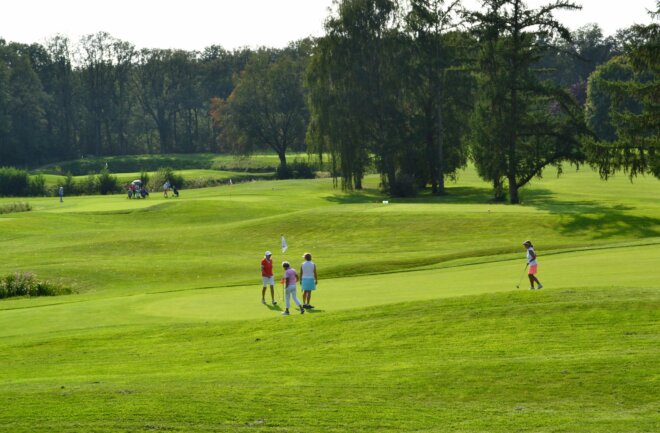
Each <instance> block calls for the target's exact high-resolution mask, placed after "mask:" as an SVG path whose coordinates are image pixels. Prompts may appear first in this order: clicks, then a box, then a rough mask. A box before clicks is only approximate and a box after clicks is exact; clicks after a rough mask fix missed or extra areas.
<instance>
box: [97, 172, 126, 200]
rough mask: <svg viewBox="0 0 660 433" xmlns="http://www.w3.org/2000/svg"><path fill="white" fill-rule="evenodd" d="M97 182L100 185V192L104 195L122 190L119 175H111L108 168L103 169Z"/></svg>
mask: <svg viewBox="0 0 660 433" xmlns="http://www.w3.org/2000/svg"><path fill="white" fill-rule="evenodd" d="M96 184H97V185H98V192H99V193H101V194H102V195H106V194H114V193H116V192H120V191H121V188H120V185H119V181H118V180H117V177H116V176H113V175H111V174H110V172H109V171H108V169H107V168H103V169H101V172H100V173H99V176H98V180H97V183H96Z"/></svg>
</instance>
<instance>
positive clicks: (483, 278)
mask: <svg viewBox="0 0 660 433" xmlns="http://www.w3.org/2000/svg"><path fill="white" fill-rule="evenodd" d="M522 255H523V254H522V253H521V256H522ZM659 258H660V245H658V244H651V245H644V246H623V247H612V248H600V249H595V250H585V251H576V252H567V253H556V254H552V255H548V256H545V257H543V256H541V257H540V266H539V278H540V280H541V281H542V282H543V284H544V286H545V288H544V289H543V290H567V289H571V290H573V289H579V288H592V287H598V288H606V287H613V288H615V287H622V286H625V287H628V288H650V287H654V286H655V285H657V273H656V272H649V270H650V269H655V267H657V263H658V259H659ZM484 260H485V262H483V263H477V264H459V265H456V266H451V264H447V266H446V267H445V268H441V269H423V270H409V271H406V272H392V273H385V274H377V275H363V276H355V277H346V278H333V279H325V280H324V279H323V278H322V276H323V271H322V269H320V270H319V272H320V276H321V280H320V282H319V289H318V290H317V291H316V292H314V294H313V298H312V304H315V305H316V306H317V309H316V310H315V311H314V312H313V313H312V314H313V315H317V314H324V313H330V312H338V311H342V310H351V309H366V308H371V307H377V306H381V305H385V304H395V303H401V302H413V301H424V300H432V299H440V298H450V297H456V296H465V295H476V294H484V293H495V292H508V291H513V290H516V287H515V286H516V284H517V283H518V281H519V278H520V276H521V275H522V270H523V267H524V258H522V257H521V258H520V259H516V260H500V258H498V257H490V258H485V259H484ZM488 260H490V261H488ZM393 271H396V270H395V269H393ZM257 280H258V278H257ZM520 281H521V285H520V289H519V290H524V291H528V292H529V295H530V296H541V295H539V293H541V292H531V291H529V290H528V288H527V287H528V281H527V278H526V277H525V276H523V278H522V280H520ZM260 292H261V287H260V282H258V281H257V282H255V284H254V285H250V286H234V287H206V288H200V289H189V290H182V291H172V292H163V293H150V294H136V295H132V296H130V295H129V296H120V297H113V298H105V299H93V298H92V299H82V298H76V297H73V296H70V297H67V298H68V299H67V300H70V301H72V302H65V303H59V304H52V305H41V306H39V305H34V304H28V303H25V304H24V305H21V304H14V305H15V306H17V307H18V308H15V309H8V310H4V311H3V313H2V320H1V321H2V322H3V323H5V324H8V323H21V324H22V326H21V327H20V328H16V327H12V326H3V327H2V328H0V337H5V338H7V337H21V338H23V337H26V336H29V335H38V334H41V333H46V334H49V333H50V334H53V333H55V334H56V333H60V332H64V331H71V330H83V329H96V328H102V327H110V326H127V325H135V324H163V323H177V322H218V321H228V320H230V321H234V320H250V319H264V318H272V319H273V320H276V319H277V320H279V319H280V317H279V316H280V314H279V313H280V311H281V310H280V307H283V303H282V302H281V301H282V299H281V298H282V288H281V285H278V286H276V299H277V300H278V301H279V305H278V306H277V307H272V306H270V305H268V306H264V305H262V304H261V303H260V302H259V298H260ZM62 299H64V298H62ZM267 299H269V294H268V293H267ZM60 300H61V299H60ZM21 307H24V308H21ZM287 320H290V318H289V319H287ZM294 320H297V319H294ZM309 320H312V319H309Z"/></svg>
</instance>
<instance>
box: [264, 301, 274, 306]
mask: <svg viewBox="0 0 660 433" xmlns="http://www.w3.org/2000/svg"><path fill="white" fill-rule="evenodd" d="M264 304H265V302H264ZM273 305H277V301H273Z"/></svg>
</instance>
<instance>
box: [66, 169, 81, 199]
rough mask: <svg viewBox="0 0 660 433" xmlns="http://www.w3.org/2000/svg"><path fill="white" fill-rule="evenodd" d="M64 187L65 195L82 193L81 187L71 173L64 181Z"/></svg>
mask: <svg viewBox="0 0 660 433" xmlns="http://www.w3.org/2000/svg"><path fill="white" fill-rule="evenodd" d="M62 186H63V187H64V194H68V195H76V194H80V193H81V192H82V190H81V186H80V185H78V183H76V181H75V179H74V178H73V174H72V173H71V172H68V173H67V174H66V178H65V179H64V183H63V184H62Z"/></svg>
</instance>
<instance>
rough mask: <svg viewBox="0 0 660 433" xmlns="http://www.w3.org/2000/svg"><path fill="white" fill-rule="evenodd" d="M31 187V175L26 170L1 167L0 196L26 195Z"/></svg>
mask: <svg viewBox="0 0 660 433" xmlns="http://www.w3.org/2000/svg"><path fill="white" fill-rule="evenodd" d="M29 189H30V176H29V175H28V172H27V171H25V170H18V169H16V168H13V167H2V168H0V196H13V197H16V196H26V195H28V192H29Z"/></svg>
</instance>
